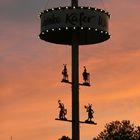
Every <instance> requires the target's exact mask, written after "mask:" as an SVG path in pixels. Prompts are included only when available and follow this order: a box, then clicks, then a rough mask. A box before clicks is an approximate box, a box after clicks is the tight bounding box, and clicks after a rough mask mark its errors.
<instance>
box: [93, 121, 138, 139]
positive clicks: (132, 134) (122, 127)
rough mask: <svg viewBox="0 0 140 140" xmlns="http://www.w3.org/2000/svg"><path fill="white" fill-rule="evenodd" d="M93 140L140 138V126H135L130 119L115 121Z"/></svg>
mask: <svg viewBox="0 0 140 140" xmlns="http://www.w3.org/2000/svg"><path fill="white" fill-rule="evenodd" d="M93 140H140V126H139V127H136V126H134V124H131V123H130V121H129V120H123V121H121V122H120V121H113V122H110V123H108V124H106V126H105V129H104V130H103V131H102V132H100V134H99V135H98V136H97V137H94V138H93Z"/></svg>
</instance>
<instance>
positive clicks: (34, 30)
mask: <svg viewBox="0 0 140 140" xmlns="http://www.w3.org/2000/svg"><path fill="white" fill-rule="evenodd" d="M101 1H102V0H79V5H82V6H89V5H90V6H92V7H94V6H97V7H99V8H104V9H106V10H108V11H109V12H110V13H111V19H110V26H109V31H110V34H111V35H112V36H111V39H110V40H108V41H106V42H104V43H100V44H96V45H88V46H80V65H79V68H80V82H82V72H83V66H86V67H87V69H88V72H90V74H91V85H92V86H91V87H80V120H83V121H84V120H86V119H87V113H86V110H85V108H84V105H87V104H88V103H91V104H92V105H93V109H94V111H95V113H94V120H95V122H97V123H98V125H96V126H94V125H87V124H81V125H80V130H81V134H80V136H81V140H92V138H93V137H94V136H97V134H98V133H99V132H100V131H102V130H103V129H104V125H105V124H106V123H107V122H110V121H113V120H120V121H121V120H126V119H128V120H131V122H132V123H134V124H135V125H140V0H104V3H101ZM60 5H61V6H68V5H70V0H69V1H68V0H67V1H65V0H50V1H49V3H48V4H47V0H1V1H0V140H10V137H11V136H13V140H57V139H58V138H60V137H61V136H62V135H66V136H69V137H71V124H70V123H68V122H66V123H65V122H61V121H55V118H57V117H58V113H59V108H58V102H57V101H58V100H59V99H61V100H62V102H63V103H64V104H65V106H66V108H67V109H68V114H67V118H68V119H71V86H70V85H67V84H62V83H61V80H62V75H61V71H62V69H63V64H67V67H68V72H69V76H70V77H71V46H64V45H56V44H52V43H47V42H44V41H42V40H40V39H39V38H38V35H39V33H40V19H39V17H38V13H39V11H41V10H43V9H44V8H52V7H58V6H60ZM70 79H71V78H70Z"/></svg>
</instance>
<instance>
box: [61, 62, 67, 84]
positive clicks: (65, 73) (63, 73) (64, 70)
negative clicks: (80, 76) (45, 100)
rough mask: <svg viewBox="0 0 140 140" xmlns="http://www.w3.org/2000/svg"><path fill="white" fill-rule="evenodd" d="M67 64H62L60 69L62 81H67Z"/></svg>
mask: <svg viewBox="0 0 140 140" xmlns="http://www.w3.org/2000/svg"><path fill="white" fill-rule="evenodd" d="M66 66H67V65H66V64H64V69H63V71H62V75H63V79H62V82H68V81H69V80H68V71H67V67H66Z"/></svg>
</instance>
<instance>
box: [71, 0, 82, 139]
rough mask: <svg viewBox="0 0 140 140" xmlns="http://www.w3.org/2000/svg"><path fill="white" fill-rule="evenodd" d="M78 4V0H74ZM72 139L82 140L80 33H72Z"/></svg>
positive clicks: (73, 3) (75, 4) (73, 2)
mask: <svg viewBox="0 0 140 140" xmlns="http://www.w3.org/2000/svg"><path fill="white" fill-rule="evenodd" d="M72 6H78V0H72ZM72 140H80V128H79V45H78V34H77V32H76V31H74V32H73V34H72Z"/></svg>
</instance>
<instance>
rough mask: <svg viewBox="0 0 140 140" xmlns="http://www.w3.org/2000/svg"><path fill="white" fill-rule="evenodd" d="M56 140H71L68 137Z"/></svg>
mask: <svg viewBox="0 0 140 140" xmlns="http://www.w3.org/2000/svg"><path fill="white" fill-rule="evenodd" d="M58 140H71V139H70V138H69V137H67V136H62V138H60V139H58Z"/></svg>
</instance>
